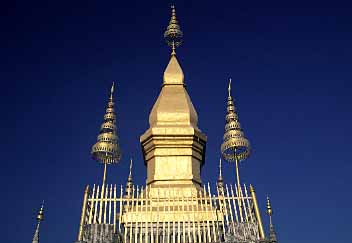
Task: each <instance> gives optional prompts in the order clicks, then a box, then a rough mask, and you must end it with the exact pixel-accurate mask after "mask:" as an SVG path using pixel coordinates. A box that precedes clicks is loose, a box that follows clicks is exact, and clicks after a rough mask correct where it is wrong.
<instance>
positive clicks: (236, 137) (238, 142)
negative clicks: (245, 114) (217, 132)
mask: <svg viewBox="0 0 352 243" xmlns="http://www.w3.org/2000/svg"><path fill="white" fill-rule="evenodd" d="M228 93H229V96H228V98H227V114H226V125H225V134H224V142H223V143H222V145H221V153H222V156H223V158H224V159H225V160H227V161H229V162H234V161H236V160H238V161H242V160H245V159H247V158H248V157H249V155H250V144H249V141H248V139H247V138H245V137H244V133H243V130H242V128H241V124H240V122H239V120H238V115H237V113H236V109H235V105H234V102H233V99H232V97H231V79H230V81H229V87H228Z"/></svg>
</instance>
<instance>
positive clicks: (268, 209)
mask: <svg viewBox="0 0 352 243" xmlns="http://www.w3.org/2000/svg"><path fill="white" fill-rule="evenodd" d="M266 214H267V215H268V216H269V220H270V226H269V242H270V243H277V238H276V233H275V230H274V225H273V220H272V215H273V210H272V208H271V204H270V199H269V197H266Z"/></svg>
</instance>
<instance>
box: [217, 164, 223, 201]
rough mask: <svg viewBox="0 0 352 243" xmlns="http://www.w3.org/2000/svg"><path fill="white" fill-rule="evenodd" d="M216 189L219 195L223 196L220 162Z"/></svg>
mask: <svg viewBox="0 0 352 243" xmlns="http://www.w3.org/2000/svg"><path fill="white" fill-rule="evenodd" d="M217 187H218V190H219V194H220V195H224V180H223V179H222V160H221V158H220V160H219V177H218V181H217Z"/></svg>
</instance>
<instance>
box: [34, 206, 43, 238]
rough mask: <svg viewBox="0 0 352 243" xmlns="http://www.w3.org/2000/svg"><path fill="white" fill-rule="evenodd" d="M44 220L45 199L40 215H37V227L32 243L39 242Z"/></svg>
mask: <svg viewBox="0 0 352 243" xmlns="http://www.w3.org/2000/svg"><path fill="white" fill-rule="evenodd" d="M43 220H44V201H43V203H42V206H41V207H40V209H39V212H38V215H37V228H36V229H35V232H34V236H33V240H32V243H39V228H40V222H42V221H43Z"/></svg>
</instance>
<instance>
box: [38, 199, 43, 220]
mask: <svg viewBox="0 0 352 243" xmlns="http://www.w3.org/2000/svg"><path fill="white" fill-rule="evenodd" d="M43 220H44V201H43V203H42V206H41V207H40V209H39V212H38V214H37V221H38V222H41V221H43Z"/></svg>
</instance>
